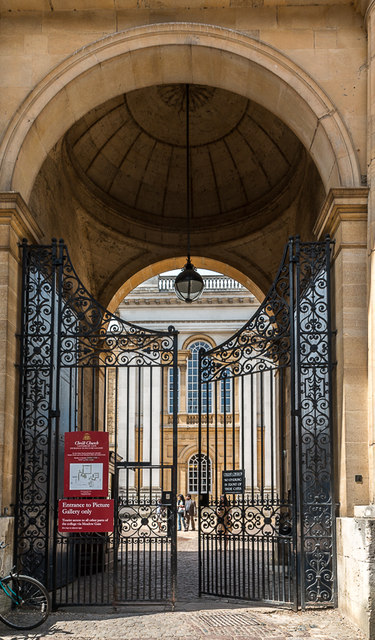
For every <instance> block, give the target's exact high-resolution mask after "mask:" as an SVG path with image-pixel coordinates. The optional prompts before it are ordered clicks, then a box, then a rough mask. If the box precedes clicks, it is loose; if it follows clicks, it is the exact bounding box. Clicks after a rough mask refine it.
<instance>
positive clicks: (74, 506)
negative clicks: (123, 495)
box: [59, 500, 114, 533]
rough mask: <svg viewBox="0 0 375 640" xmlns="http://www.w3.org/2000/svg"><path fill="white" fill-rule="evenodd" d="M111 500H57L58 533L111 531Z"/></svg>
mask: <svg viewBox="0 0 375 640" xmlns="http://www.w3.org/2000/svg"><path fill="white" fill-rule="evenodd" d="M113 502H114V501H113V500H80V501H79V500H59V531H61V532H62V533H66V532H70V533H72V532H77V533H83V532H86V533H90V532H91V533H104V532H109V531H113V508H114V507H113Z"/></svg>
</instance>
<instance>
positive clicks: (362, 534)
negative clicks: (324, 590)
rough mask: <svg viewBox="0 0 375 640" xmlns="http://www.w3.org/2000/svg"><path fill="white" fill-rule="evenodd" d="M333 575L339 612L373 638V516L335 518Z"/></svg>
mask: <svg viewBox="0 0 375 640" xmlns="http://www.w3.org/2000/svg"><path fill="white" fill-rule="evenodd" d="M372 511H373V509H372ZM363 514H365V509H364V510H363ZM373 515H375V513H373ZM337 573H338V592H339V608H340V610H341V611H342V613H344V614H346V615H347V616H348V617H349V618H350V619H351V620H352V621H353V622H354V623H355V624H357V625H358V626H359V627H360V629H361V630H362V631H363V633H364V634H365V636H366V637H367V638H369V639H371V638H374V637H375V607H374V584H375V517H370V518H369V517H354V518H338V519H337Z"/></svg>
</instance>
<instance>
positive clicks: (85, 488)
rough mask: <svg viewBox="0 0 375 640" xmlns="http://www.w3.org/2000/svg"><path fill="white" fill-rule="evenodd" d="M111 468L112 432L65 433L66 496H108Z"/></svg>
mask: <svg viewBox="0 0 375 640" xmlns="http://www.w3.org/2000/svg"><path fill="white" fill-rule="evenodd" d="M108 469H109V435H108V433H104V432H103V431H74V432H72V433H66V434H65V452H64V496H65V497H67V498H70V497H73V496H75V497H79V498H81V497H94V496H95V497H96V498H104V497H107V495H108Z"/></svg>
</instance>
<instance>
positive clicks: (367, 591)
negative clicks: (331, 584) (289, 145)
mask: <svg viewBox="0 0 375 640" xmlns="http://www.w3.org/2000/svg"><path fill="white" fill-rule="evenodd" d="M367 198H368V190H367V189H364V188H362V189H361V188H358V189H335V190H333V191H331V192H330V193H329V194H328V196H327V199H326V202H325V205H324V207H323V209H322V212H321V215H320V218H319V220H318V222H317V224H316V228H315V231H316V234H317V236H318V237H320V238H322V237H324V235H325V234H326V233H329V234H330V235H331V237H332V238H333V239H335V241H336V244H335V247H334V253H333V274H332V275H333V278H332V291H333V301H334V310H333V328H334V329H336V330H337V336H336V341H335V342H336V360H337V366H336V372H335V374H336V375H335V376H334V377H335V378H336V389H335V390H334V395H335V408H334V411H335V414H336V425H335V439H334V452H335V459H336V461H337V462H336V489H337V499H338V500H339V502H340V517H339V518H338V519H337V574H338V576H337V578H338V602H339V607H340V609H341V611H342V612H343V613H345V614H346V615H348V616H349V617H350V618H351V619H352V620H353V622H354V623H355V624H357V625H358V626H360V627H361V629H362V631H364V633H365V634H366V636H367V637H368V638H372V637H374V635H373V633H374V632H375V610H373V605H372V602H373V601H374V598H375V593H374V590H375V586H374V581H373V575H375V562H374V554H373V550H374V548H375V527H374V526H373V524H374V523H371V522H370V520H369V519H368V518H366V517H363V516H366V515H367V512H366V513H365V511H366V507H361V506H359V505H368V503H369V501H371V500H373V490H372V489H371V487H372V484H373V480H372V476H373V471H372V467H373V464H372V461H371V458H372V456H373V448H374V447H373V446H370V447H369V444H370V445H371V444H372V443H373V441H374V436H373V419H372V410H371V407H372V405H373V402H374V400H373V393H372V389H371V387H370V385H368V358H367V354H368V344H369V353H370V358H369V360H370V366H369V372H370V378H371V375H372V374H371V368H372V364H371V362H372V360H373V357H372V355H371V352H372V351H373V349H374V345H372V346H371V341H372V337H371V336H372V335H374V334H373V332H372V330H371V324H372V322H373V319H372V317H371V316H373V315H374V311H373V303H371V299H372V294H371V287H372V288H373V287H374V282H373V283H372V285H371V286H370V307H369V309H370V313H368V296H367V278H368V269H367V263H368V258H367ZM371 261H372V258H371ZM371 269H373V266H372V265H371ZM374 273H375V272H374ZM372 280H374V278H373V277H372ZM368 318H369V320H370V322H369V325H370V326H369V332H368ZM368 336H369V338H368ZM368 399H369V402H368ZM368 405H369V406H370V411H368ZM369 416H370V428H369V420H368V419H369ZM367 510H368V514H369V515H370V516H371V515H372V513H373V509H372V507H371V506H370V507H367ZM374 515H375V514H374ZM353 516H354V517H353Z"/></svg>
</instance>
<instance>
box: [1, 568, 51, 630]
mask: <svg viewBox="0 0 375 640" xmlns="http://www.w3.org/2000/svg"><path fill="white" fill-rule="evenodd" d="M49 612H50V599H49V595H48V591H47V589H46V588H45V587H44V586H43V585H42V584H41V583H40V582H39V581H38V580H35V578H30V577H29V576H21V575H14V576H7V577H6V578H4V579H3V580H1V581H0V620H2V622H4V623H5V624H6V625H8V627H12V628H13V629H34V627H38V626H39V625H40V624H42V623H43V622H44V621H45V620H46V619H47V617H48V614H49Z"/></svg>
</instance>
